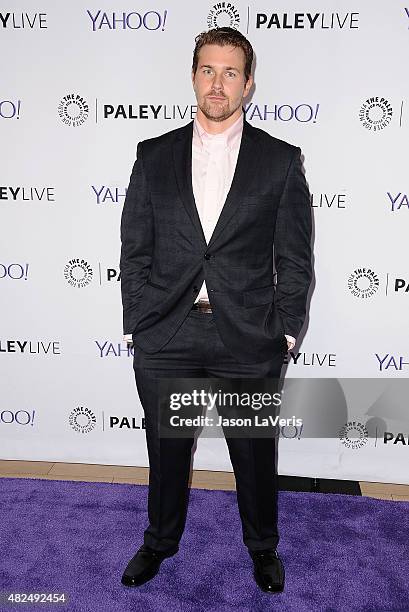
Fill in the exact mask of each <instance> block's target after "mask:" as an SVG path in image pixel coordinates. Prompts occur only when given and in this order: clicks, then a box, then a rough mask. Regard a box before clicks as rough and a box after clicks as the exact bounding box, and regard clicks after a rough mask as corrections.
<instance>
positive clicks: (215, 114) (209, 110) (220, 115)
mask: <svg viewBox="0 0 409 612" xmlns="http://www.w3.org/2000/svg"><path fill="white" fill-rule="evenodd" d="M210 95H211V94H210ZM214 95H217V94H214ZM240 105H241V103H239V104H238V105H237V106H236V108H233V109H232V108H230V106H229V104H227V107H226V108H224V109H223V110H222V109H221V108H220V107H219V110H218V111H215V109H214V104H211V103H208V102H206V99H205V100H204V102H203V103H202V104H198V106H199V108H200V110H201V111H202V113H203V114H204V116H205V117H206V119H209V120H210V121H217V122H219V123H220V122H221V121H226V119H228V118H229V117H231V116H232V115H233V113H235V112H236V110H237V109H238V108H239V107H240Z"/></svg>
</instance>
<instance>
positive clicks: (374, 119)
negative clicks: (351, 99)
mask: <svg viewBox="0 0 409 612" xmlns="http://www.w3.org/2000/svg"><path fill="white" fill-rule="evenodd" d="M392 115H393V109H392V105H391V104H390V103H389V102H388V100H386V99H385V98H379V97H378V96H375V97H374V98H368V99H367V100H365V102H364V103H363V104H362V106H361V108H360V109H359V119H360V120H361V122H362V125H363V126H364V127H366V129H367V130H373V131H374V132H377V131H379V130H383V128H385V127H386V126H387V125H389V123H390V122H391V121H392Z"/></svg>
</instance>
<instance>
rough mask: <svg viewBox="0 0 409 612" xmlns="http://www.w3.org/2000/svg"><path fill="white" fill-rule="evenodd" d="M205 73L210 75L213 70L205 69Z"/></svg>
mask: <svg viewBox="0 0 409 612" xmlns="http://www.w3.org/2000/svg"><path fill="white" fill-rule="evenodd" d="M203 72H204V73H205V74H210V73H211V70H210V68H205V69H204V70H203Z"/></svg>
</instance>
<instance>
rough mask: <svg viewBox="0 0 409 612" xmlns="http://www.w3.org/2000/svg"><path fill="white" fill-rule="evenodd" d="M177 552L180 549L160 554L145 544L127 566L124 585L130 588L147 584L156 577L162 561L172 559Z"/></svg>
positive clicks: (123, 579) (122, 580) (122, 579)
mask: <svg viewBox="0 0 409 612" xmlns="http://www.w3.org/2000/svg"><path fill="white" fill-rule="evenodd" d="M177 551H178V548H177V549H175V550H172V551H170V552H160V551H158V550H153V549H152V548H149V547H148V546H145V544H143V545H142V546H141V547H140V549H139V550H138V552H137V553H136V555H134V556H133V557H132V559H131V560H130V561H129V563H128V565H127V566H126V569H125V571H124V573H123V576H122V578H121V582H122V584H124V585H125V586H128V587H136V586H141V584H145V582H148V580H151V579H152V578H153V577H154V576H156V574H157V573H158V571H159V567H160V564H161V563H162V561H163V560H164V559H166V558H167V557H172V556H173V555H175V554H176V553H177Z"/></svg>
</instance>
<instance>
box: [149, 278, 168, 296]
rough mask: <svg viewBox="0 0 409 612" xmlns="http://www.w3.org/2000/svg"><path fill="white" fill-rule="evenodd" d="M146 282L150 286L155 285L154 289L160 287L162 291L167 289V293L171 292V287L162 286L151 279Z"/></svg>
mask: <svg viewBox="0 0 409 612" xmlns="http://www.w3.org/2000/svg"><path fill="white" fill-rule="evenodd" d="M146 284H147V285H149V287H153V288H154V289H160V290H161V291H166V292H167V293H169V289H168V288H167V287H162V285H158V284H157V283H153V282H152V281H151V280H147V281H146Z"/></svg>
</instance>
